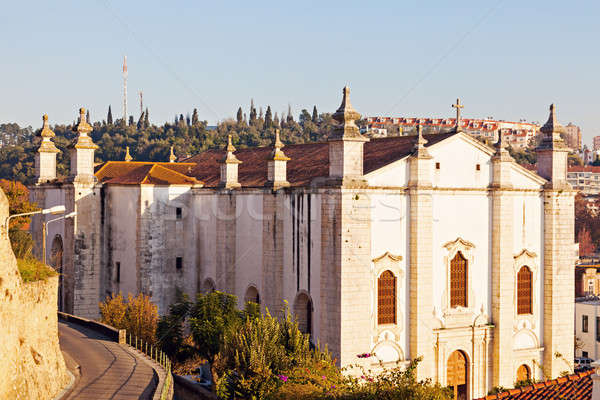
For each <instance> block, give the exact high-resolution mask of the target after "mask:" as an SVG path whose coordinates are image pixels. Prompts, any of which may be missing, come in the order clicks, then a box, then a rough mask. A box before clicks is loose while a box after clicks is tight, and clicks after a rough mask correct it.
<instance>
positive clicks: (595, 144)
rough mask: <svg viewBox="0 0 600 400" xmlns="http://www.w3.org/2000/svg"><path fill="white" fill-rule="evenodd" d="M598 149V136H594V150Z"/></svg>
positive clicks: (599, 140)
mask: <svg viewBox="0 0 600 400" xmlns="http://www.w3.org/2000/svg"><path fill="white" fill-rule="evenodd" d="M598 150H600V136H594V151H598Z"/></svg>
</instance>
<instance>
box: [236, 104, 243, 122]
mask: <svg viewBox="0 0 600 400" xmlns="http://www.w3.org/2000/svg"><path fill="white" fill-rule="evenodd" d="M236 119H237V123H238V124H241V123H242V122H244V116H243V114H242V107H239V108H238V110H237V115H236Z"/></svg>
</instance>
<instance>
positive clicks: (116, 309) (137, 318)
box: [99, 293, 158, 344]
mask: <svg viewBox="0 0 600 400" xmlns="http://www.w3.org/2000/svg"><path fill="white" fill-rule="evenodd" d="M99 306H100V322H102V323H104V324H107V325H110V326H112V327H114V328H117V329H126V330H127V333H130V334H133V335H135V336H137V337H138V338H140V339H142V340H143V341H145V342H147V343H150V344H154V343H155V342H156V336H155V332H156V327H157V323H158V306H157V305H156V304H154V303H152V302H151V301H150V297H149V296H146V295H145V294H143V293H142V294H138V295H137V296H136V297H133V296H132V295H131V294H129V295H128V296H127V301H124V299H123V296H122V295H121V293H119V294H118V295H116V296H115V295H112V296H111V297H107V298H106V300H105V301H103V302H101V303H100V304H99Z"/></svg>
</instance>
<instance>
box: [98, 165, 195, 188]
mask: <svg viewBox="0 0 600 400" xmlns="http://www.w3.org/2000/svg"><path fill="white" fill-rule="evenodd" d="M194 166H195V164H193V163H161V162H134V161H130V162H127V161H108V162H105V163H103V164H100V165H99V166H97V167H96V169H95V171H96V172H95V175H96V178H97V179H98V181H99V182H101V183H106V184H119V185H139V184H142V183H144V184H153V185H183V184H187V185H194V184H199V183H201V182H199V181H198V180H197V179H196V178H194V177H192V176H190V172H191V171H192V169H193V167H194Z"/></svg>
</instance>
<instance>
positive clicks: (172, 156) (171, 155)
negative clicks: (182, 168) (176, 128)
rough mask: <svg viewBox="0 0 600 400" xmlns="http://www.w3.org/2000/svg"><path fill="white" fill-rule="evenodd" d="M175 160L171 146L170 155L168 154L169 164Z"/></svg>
mask: <svg viewBox="0 0 600 400" xmlns="http://www.w3.org/2000/svg"><path fill="white" fill-rule="evenodd" d="M175 160H177V157H176V156H175V152H174V151H173V146H171V154H169V162H171V163H174V162H175Z"/></svg>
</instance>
